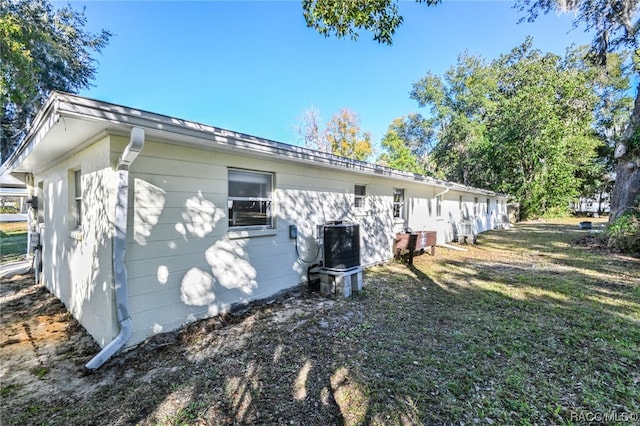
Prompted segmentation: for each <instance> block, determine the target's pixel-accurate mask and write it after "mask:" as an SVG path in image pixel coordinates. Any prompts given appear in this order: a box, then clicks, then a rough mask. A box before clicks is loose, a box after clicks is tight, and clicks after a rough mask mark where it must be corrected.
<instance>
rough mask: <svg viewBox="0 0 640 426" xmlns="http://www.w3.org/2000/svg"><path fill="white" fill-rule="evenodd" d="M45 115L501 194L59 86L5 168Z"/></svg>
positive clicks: (1, 169)
mask: <svg viewBox="0 0 640 426" xmlns="http://www.w3.org/2000/svg"><path fill="white" fill-rule="evenodd" d="M50 114H52V115H54V116H55V115H58V116H68V117H73V118H78V119H85V120H87V119H88V120H95V121H100V122H109V123H112V124H114V125H119V126H140V127H143V128H147V129H149V130H153V131H156V132H161V133H169V134H177V135H181V136H184V137H187V138H192V140H194V141H195V140H198V141H203V142H204V143H203V142H200V143H198V144H196V143H195V142H194V145H197V146H211V147H213V146H215V145H219V146H227V147H232V148H233V147H237V148H239V149H242V150H246V151H249V152H253V153H257V154H269V155H277V156H280V157H282V158H284V159H289V160H294V161H299V162H302V161H310V162H313V163H314V164H316V165H318V166H321V167H333V168H340V169H342V170H345V171H351V172H357V173H365V174H368V175H372V176H382V177H385V176H386V177H391V178H396V179H401V180H405V181H411V182H417V183H425V184H430V185H434V186H438V187H442V188H450V189H452V190H458V191H463V192H472V193H478V194H485V195H493V196H505V195H502V194H498V193H496V192H494V191H489V190H486V189H481V188H474V187H470V186H466V185H462V184H459V183H455V182H450V181H445V180H441V179H436V178H433V177H429V176H425V175H420V174H417V173H410V172H405V171H401V170H396V169H393V168H390V167H386V166H381V165H377V164H373V163H368V162H365V161H359V160H353V159H349V158H346V157H341V156H338V155H334V154H330V153H326V152H322V151H317V150H313V149H309V148H303V147H299V146H295V145H290V144H286V143H283V142H277V141H274V140H271V139H266V138H261V137H257V136H252V135H248V134H245V133H240V132H235V131H231V130H226V129H222V128H219V127H214V126H210V125H206V124H202V123H198V122H194V121H189V120H185V119H181V118H176V117H171V116H168V115H163V114H158V113H154V112H149V111H145V110H141V109H136V108H131V107H126V106H122V105H118V104H114V103H110V102H105V101H100V100H96V99H91V98H87V97H83V96H79V95H75V94H70V93H64V92H59V91H54V92H52V93H51V95H50V96H49V98H48V99H47V101H46V102H45V104H44V106H43V107H42V109H41V110H40V111H39V112H38V114H37V115H36V118H35V119H34V125H33V126H32V127H31V129H30V131H29V132H28V133H27V136H26V137H25V139H24V141H23V143H21V145H20V146H19V147H18V149H17V150H16V152H15V153H14V154H12V156H11V157H10V158H9V160H7V162H6V163H5V164H7V163H8V164H9V166H8V167H7V168H8V170H9V171H10V170H11V169H10V167H11V166H13V163H15V161H16V160H17V158H18V157H19V156H20V155H21V154H22V153H23V152H24V151H25V149H26V147H27V146H28V145H29V144H30V143H32V142H33V139H34V137H35V136H36V135H38V134H39V132H40V129H41V128H42V127H43V125H44V123H46V122H47V120H46V117H47V116H48V115H50ZM5 164H3V165H2V167H1V168H0V171H3V170H4V169H3V168H5Z"/></svg>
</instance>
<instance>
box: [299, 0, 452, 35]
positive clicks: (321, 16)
mask: <svg viewBox="0 0 640 426" xmlns="http://www.w3.org/2000/svg"><path fill="white" fill-rule="evenodd" d="M416 2H418V3H426V4H428V5H435V4H438V3H440V2H441V0H416ZM302 9H303V11H304V19H305V20H306V21H307V27H311V28H313V29H315V30H316V31H318V32H319V33H320V34H322V35H324V36H325V37H329V36H330V35H331V34H334V35H335V36H337V37H338V38H342V37H346V36H349V37H351V39H353V40H356V39H357V38H358V36H359V33H358V30H359V29H364V30H367V31H371V32H373V39H374V40H376V41H377V42H379V43H384V44H391V43H392V41H393V35H394V34H395V32H396V29H397V28H398V27H399V26H400V25H401V24H402V21H403V18H402V16H400V14H399V12H398V7H397V5H396V2H395V1H394V0H302Z"/></svg>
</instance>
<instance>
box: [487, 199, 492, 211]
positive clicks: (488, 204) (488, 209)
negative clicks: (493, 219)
mask: <svg viewBox="0 0 640 426" xmlns="http://www.w3.org/2000/svg"><path fill="white" fill-rule="evenodd" d="M490 212H491V199H489V198H487V211H486V213H487V214H489V213H490Z"/></svg>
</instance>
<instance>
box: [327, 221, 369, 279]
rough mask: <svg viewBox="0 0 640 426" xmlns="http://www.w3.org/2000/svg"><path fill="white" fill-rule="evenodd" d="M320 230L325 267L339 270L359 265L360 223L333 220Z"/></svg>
mask: <svg viewBox="0 0 640 426" xmlns="http://www.w3.org/2000/svg"><path fill="white" fill-rule="evenodd" d="M322 230H323V248H324V252H323V254H324V268H325V269H328V270H331V271H338V272H339V271H347V270H349V269H353V268H356V267H358V266H360V225H358V224H355V223H350V222H342V221H334V222H327V223H325V224H324V226H323V227H322Z"/></svg>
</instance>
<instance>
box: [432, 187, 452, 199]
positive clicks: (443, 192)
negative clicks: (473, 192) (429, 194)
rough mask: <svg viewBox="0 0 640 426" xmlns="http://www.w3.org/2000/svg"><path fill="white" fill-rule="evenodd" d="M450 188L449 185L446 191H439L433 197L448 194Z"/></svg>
mask: <svg viewBox="0 0 640 426" xmlns="http://www.w3.org/2000/svg"><path fill="white" fill-rule="evenodd" d="M450 189H451V188H449V187H447V188H445V189H444V191H442V192H438V193H437V194H436V195H434V196H433V198H438V197H439V196H441V195H444V194H446V193H447V192H449V190H450Z"/></svg>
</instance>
